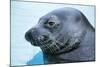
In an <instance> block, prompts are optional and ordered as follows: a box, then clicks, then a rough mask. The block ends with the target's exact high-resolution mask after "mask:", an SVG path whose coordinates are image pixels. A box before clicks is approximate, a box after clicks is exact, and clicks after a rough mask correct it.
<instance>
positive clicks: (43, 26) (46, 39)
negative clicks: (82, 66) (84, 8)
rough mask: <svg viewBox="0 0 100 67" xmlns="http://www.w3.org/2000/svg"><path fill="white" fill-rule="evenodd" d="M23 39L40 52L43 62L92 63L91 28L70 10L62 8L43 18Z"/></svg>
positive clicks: (92, 33) (92, 31)
mask: <svg viewBox="0 0 100 67" xmlns="http://www.w3.org/2000/svg"><path fill="white" fill-rule="evenodd" d="M25 38H26V40H27V41H29V42H30V43H31V44H32V45H34V46H39V47H40V48H41V49H42V51H43V54H44V63H48V64H50V63H62V62H63V63H65V62H76V61H93V60H95V29H94V28H93V27H92V25H91V24H90V23H89V21H88V19H87V18H86V17H85V16H84V14H83V13H82V12H81V11H79V10H77V9H74V8H70V7H64V8H60V9H56V10H54V11H52V12H50V13H48V14H46V15H44V16H43V17H41V18H40V20H39V22H38V24H37V25H36V26H35V27H33V28H31V29H30V30H28V31H27V32H26V34H25Z"/></svg>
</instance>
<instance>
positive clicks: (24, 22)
mask: <svg viewBox="0 0 100 67" xmlns="http://www.w3.org/2000/svg"><path fill="white" fill-rule="evenodd" d="M61 7H73V8H76V9H79V10H80V11H82V12H83V13H84V14H85V16H86V17H87V18H88V20H89V21H90V22H91V24H92V25H93V26H94V27H95V14H94V13H95V7H93V6H78V5H65V4H48V3H34V2H18V1H12V2H11V65H27V64H43V63H44V62H43V54H42V51H41V49H40V48H39V47H34V46H32V45H31V44H30V43H29V42H27V41H26V40H25V38H24V35H25V32H26V31H27V30H28V29H30V28H31V27H34V25H36V24H37V22H38V19H39V18H40V17H41V16H43V15H45V14H46V13H48V12H50V11H52V10H54V9H57V8H61Z"/></svg>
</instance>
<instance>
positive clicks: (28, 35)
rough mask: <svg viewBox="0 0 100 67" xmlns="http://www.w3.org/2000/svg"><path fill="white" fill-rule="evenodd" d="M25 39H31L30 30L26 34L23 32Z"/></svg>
mask: <svg viewBox="0 0 100 67" xmlns="http://www.w3.org/2000/svg"><path fill="white" fill-rule="evenodd" d="M25 39H26V40H27V41H31V40H32V34H31V32H30V31H29V32H26V34H25Z"/></svg>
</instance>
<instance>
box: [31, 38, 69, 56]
mask: <svg viewBox="0 0 100 67" xmlns="http://www.w3.org/2000/svg"><path fill="white" fill-rule="evenodd" d="M30 43H31V44H32V45H34V46H39V47H40V48H41V49H42V51H43V52H44V53H46V54H52V55H56V54H59V53H61V52H60V51H61V50H63V49H64V48H66V46H67V45H68V44H67V43H66V45H65V44H64V43H61V42H59V41H57V40H53V39H48V40H46V41H42V40H40V41H39V40H36V39H33V41H32V40H31V41H30Z"/></svg>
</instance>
